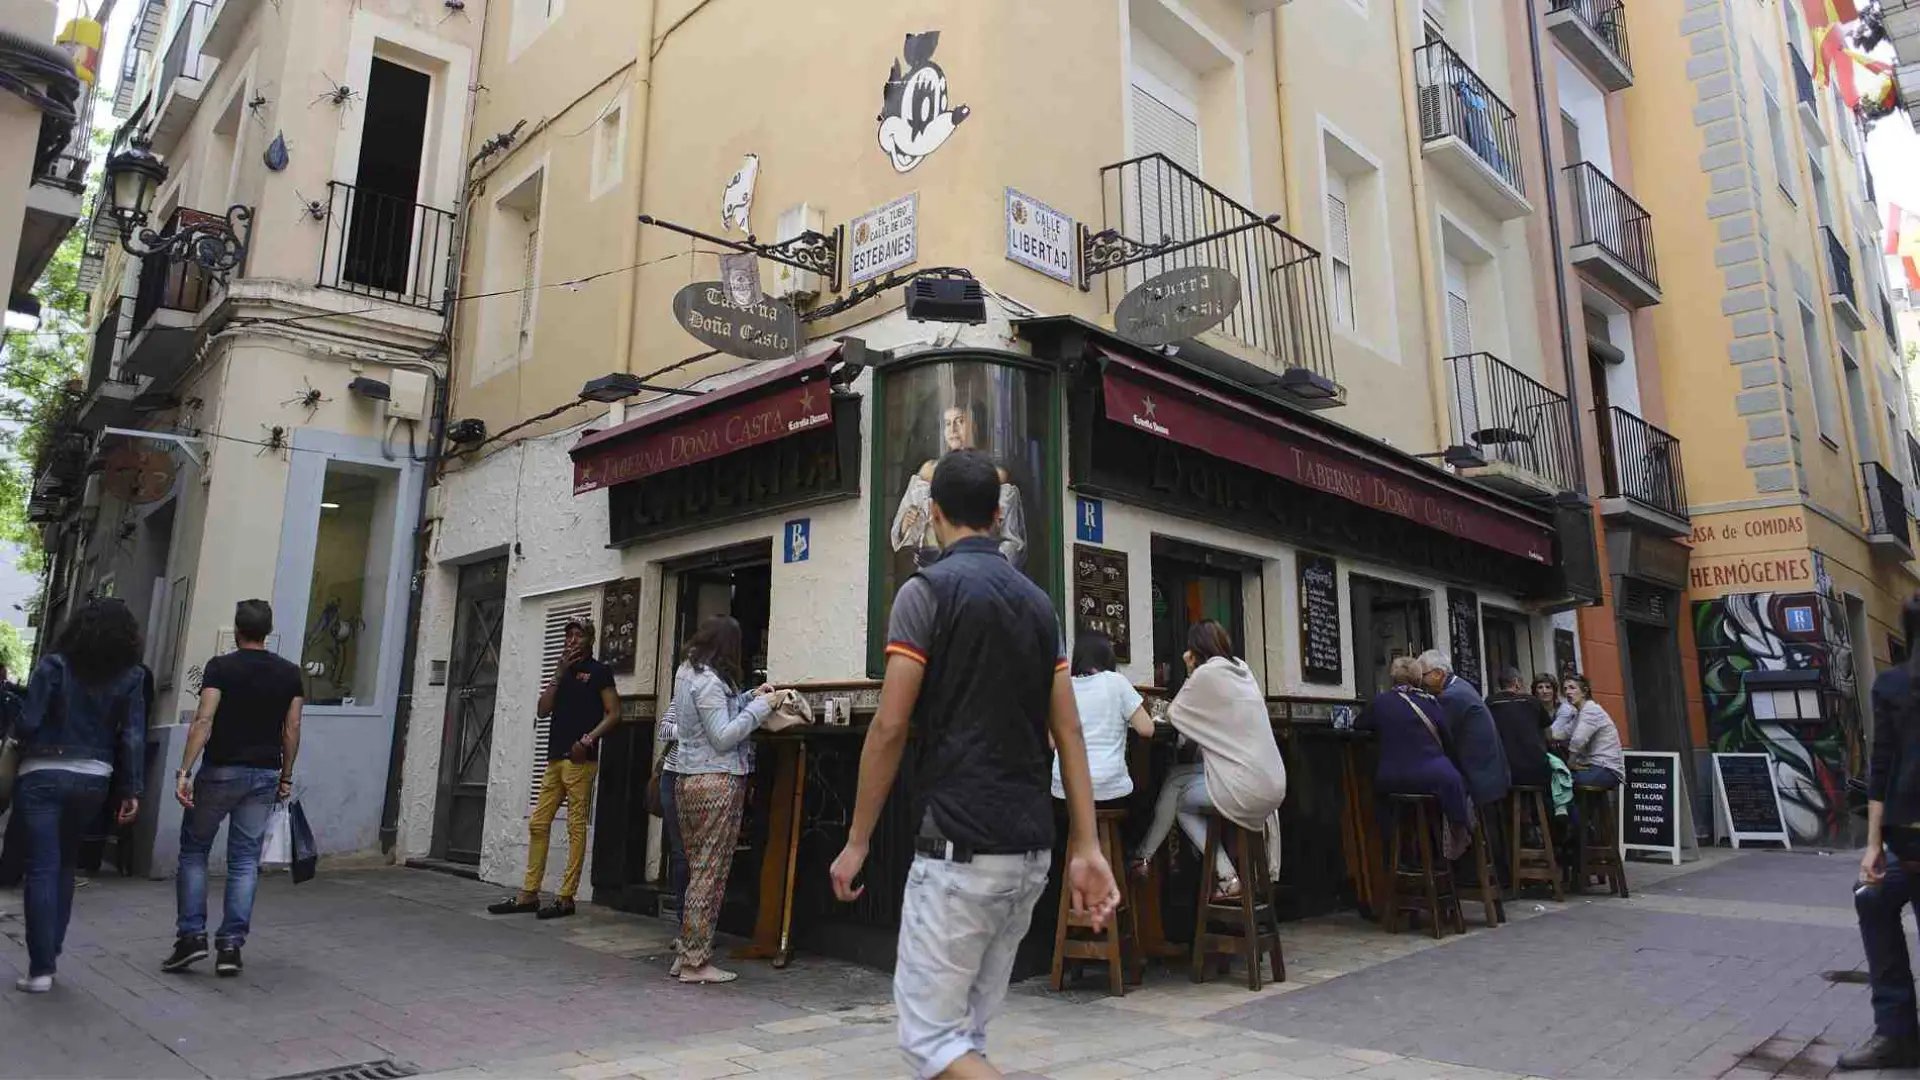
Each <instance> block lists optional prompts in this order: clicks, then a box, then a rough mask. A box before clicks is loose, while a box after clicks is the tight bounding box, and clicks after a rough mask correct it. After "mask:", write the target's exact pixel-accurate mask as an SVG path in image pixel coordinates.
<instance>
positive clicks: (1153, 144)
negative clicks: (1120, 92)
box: [1133, 83, 1200, 176]
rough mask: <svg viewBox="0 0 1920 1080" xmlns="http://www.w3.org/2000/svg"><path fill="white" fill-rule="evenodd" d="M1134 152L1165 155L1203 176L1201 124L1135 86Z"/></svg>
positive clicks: (1144, 88)
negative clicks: (1201, 164)
mask: <svg viewBox="0 0 1920 1080" xmlns="http://www.w3.org/2000/svg"><path fill="white" fill-rule="evenodd" d="M1133 152H1134V155H1135V156H1140V155H1145V154H1165V155H1167V157H1168V159H1169V160H1171V161H1172V162H1173V163H1174V164H1175V165H1178V166H1180V167H1181V168H1183V169H1185V170H1187V171H1188V172H1190V173H1192V174H1194V175H1195V176H1198V175H1200V125H1198V124H1196V123H1194V122H1193V121H1192V120H1190V119H1188V118H1187V116H1186V115H1185V114H1184V113H1182V112H1181V111H1180V110H1179V109H1177V108H1175V107H1173V106H1172V105H1169V104H1167V103H1166V102H1164V101H1161V100H1160V99H1159V98H1157V97H1154V96H1153V94H1151V93H1149V92H1148V90H1147V88H1146V87H1144V86H1141V85H1140V84H1139V83H1135V84H1134V86H1133Z"/></svg>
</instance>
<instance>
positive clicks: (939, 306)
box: [907, 277, 987, 325]
mask: <svg viewBox="0 0 1920 1080" xmlns="http://www.w3.org/2000/svg"><path fill="white" fill-rule="evenodd" d="M907 318H909V319H914V320H917V321H919V322H948V323H971V324H974V325H978V324H980V323H983V322H986V321H987V294H986V290H984V289H982V288H981V287H980V282H978V281H976V280H974V279H973V278H936V277H920V278H914V279H913V280H912V281H910V282H908V283H907Z"/></svg>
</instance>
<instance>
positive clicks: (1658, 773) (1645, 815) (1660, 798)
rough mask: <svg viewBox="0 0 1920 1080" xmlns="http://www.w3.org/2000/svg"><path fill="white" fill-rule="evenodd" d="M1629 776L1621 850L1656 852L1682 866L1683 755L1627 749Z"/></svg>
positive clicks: (1622, 797) (1624, 795)
mask: <svg viewBox="0 0 1920 1080" xmlns="http://www.w3.org/2000/svg"><path fill="white" fill-rule="evenodd" d="M1624 756H1625V759H1626V766H1627V778H1626V782H1625V784H1624V785H1623V790H1622V791H1621V793H1620V850H1621V851H1623V852H1629V851H1646V852H1656V853H1659V854H1662V855H1665V856H1667V858H1668V860H1669V861H1671V862H1672V863H1673V865H1675V866H1678V865H1680V848H1681V846H1682V825H1681V809H1682V807H1683V806H1684V804H1685V798H1684V797H1685V791H1686V789H1685V787H1684V786H1683V783H1682V781H1681V778H1680V755H1679V754H1675V753H1671V752H1663V751H1658V750H1628V751H1625V754H1624Z"/></svg>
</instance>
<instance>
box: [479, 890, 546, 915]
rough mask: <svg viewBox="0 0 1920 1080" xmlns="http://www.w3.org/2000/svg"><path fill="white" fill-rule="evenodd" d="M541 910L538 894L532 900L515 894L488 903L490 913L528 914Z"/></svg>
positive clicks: (488, 912)
mask: <svg viewBox="0 0 1920 1080" xmlns="http://www.w3.org/2000/svg"><path fill="white" fill-rule="evenodd" d="M539 910H540V898H539V897H537V896H536V897H534V898H533V899H532V900H522V899H520V897H519V896H518V895H514V896H509V897H507V898H506V899H505V900H501V901H499V902H498V903H493V904H488V905H487V914H489V915H526V914H528V913H530V912H535V911H539Z"/></svg>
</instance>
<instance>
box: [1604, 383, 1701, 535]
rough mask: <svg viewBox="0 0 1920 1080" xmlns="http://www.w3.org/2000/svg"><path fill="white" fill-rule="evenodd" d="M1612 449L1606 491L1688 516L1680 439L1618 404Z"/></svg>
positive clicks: (1613, 412) (1684, 516)
mask: <svg viewBox="0 0 1920 1080" xmlns="http://www.w3.org/2000/svg"><path fill="white" fill-rule="evenodd" d="M1610 411H1611V412H1612V414H1613V416H1612V423H1611V425H1610V429H1611V434H1612V437H1613V438H1612V446H1611V448H1610V449H1611V450H1612V453H1610V454H1608V455H1607V457H1606V461H1605V464H1606V466H1607V469H1606V481H1607V485H1606V488H1607V490H1606V494H1607V496H1608V497H1609V498H1625V499H1630V500H1632V501H1634V502H1637V503H1640V504H1641V505H1643V506H1647V507H1651V508H1652V509H1655V510H1659V511H1661V512H1663V513H1666V514H1670V515H1672V516H1674V517H1677V518H1679V519H1681V520H1682V521H1685V520H1687V517H1688V514H1687V479H1686V471H1685V469H1684V468H1683V467H1682V465H1681V461H1680V440H1679V439H1676V438H1674V437H1673V436H1672V435H1670V434H1668V433H1667V432H1665V431H1662V430H1660V429H1659V428H1658V427H1655V426H1654V425H1652V424H1649V423H1647V422H1646V421H1645V420H1643V419H1641V418H1640V417H1638V416H1635V415H1634V414H1632V413H1630V412H1628V411H1627V410H1625V409H1622V408H1620V407H1619V406H1617V405H1616V406H1614V407H1613V408H1612V409H1611V410H1610Z"/></svg>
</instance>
